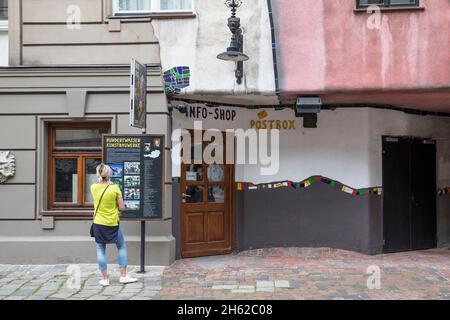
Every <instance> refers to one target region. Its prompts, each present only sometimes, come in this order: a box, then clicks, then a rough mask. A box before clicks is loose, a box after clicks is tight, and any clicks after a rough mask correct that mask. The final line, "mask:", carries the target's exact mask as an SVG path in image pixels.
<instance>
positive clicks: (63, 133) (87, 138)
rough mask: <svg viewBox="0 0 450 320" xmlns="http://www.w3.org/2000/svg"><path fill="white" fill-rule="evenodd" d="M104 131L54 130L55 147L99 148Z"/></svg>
mask: <svg viewBox="0 0 450 320" xmlns="http://www.w3.org/2000/svg"><path fill="white" fill-rule="evenodd" d="M107 132H108V130H106V129H73V130H71V129H56V141H55V146H56V147H60V148H62V147H99V148H100V147H101V146H102V134H103V133H107Z"/></svg>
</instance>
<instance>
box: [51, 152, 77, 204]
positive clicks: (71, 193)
mask: <svg viewBox="0 0 450 320" xmlns="http://www.w3.org/2000/svg"><path fill="white" fill-rule="evenodd" d="M77 196H78V168H77V159H61V158H59V159H55V202H64V203H76V202H78V197H77Z"/></svg>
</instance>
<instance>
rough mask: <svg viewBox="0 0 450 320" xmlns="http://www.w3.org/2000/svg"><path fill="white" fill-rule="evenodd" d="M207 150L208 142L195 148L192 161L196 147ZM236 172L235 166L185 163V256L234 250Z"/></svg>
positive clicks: (183, 253) (183, 242)
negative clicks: (233, 194) (234, 189)
mask: <svg viewBox="0 0 450 320" xmlns="http://www.w3.org/2000/svg"><path fill="white" fill-rule="evenodd" d="M192 134H193V133H192ZM192 141H194V140H193V139H192ZM206 147H207V144H206V143H202V144H201V145H196V146H195V145H193V147H192V148H191V150H192V152H191V158H192V160H194V158H195V157H194V156H195V152H194V151H195V149H196V148H201V150H202V151H204V150H205V148H206ZM224 149H225V148H224ZM202 154H203V152H202ZM224 159H225V157H224ZM233 171H234V167H233V165H225V164H207V163H205V162H204V161H203V159H201V158H200V159H197V161H196V162H195V163H193V162H191V163H190V164H184V163H183V164H182V167H181V238H182V241H181V255H182V257H184V258H186V257H199V256H208V255H218V254H227V253H230V252H231V251H232V246H233V242H234V241H233V240H234V228H233V227H232V226H233V215H232V214H233V210H232V193H233V185H234V181H233V180H234V179H233V175H234V172H233Z"/></svg>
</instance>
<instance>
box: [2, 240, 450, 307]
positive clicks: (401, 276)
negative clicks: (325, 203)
mask: <svg viewBox="0 0 450 320" xmlns="http://www.w3.org/2000/svg"><path fill="white" fill-rule="evenodd" d="M78 266H79V270H80V271H81V281H80V288H79V289H77V288H75V289H70V286H69V288H68V286H67V283H69V284H70V283H72V284H73V282H74V281H71V280H73V279H76V278H71V279H69V275H68V273H67V267H68V265H49V266H31V265H25V266H13V265H0V300H1V299H4V300H17V299H28V300H29V299H39V300H42V299H77V300H79V299H83V300H85V299H86V300H106V299H116V300H117V299H119V300H123V299H139V300H142V299H144V300H147V299H227V300H230V299H447V300H448V299H450V251H449V250H445V249H439V250H428V251H417V252H408V253H398V254H389V255H378V256H366V255H362V254H358V253H353V252H348V251H342V250H335V249H325V248H321V249H302V248H286V249H264V250H254V251H246V252H242V253H239V254H233V255H227V256H215V257H205V258H195V259H184V260H179V261H176V262H175V263H174V264H173V265H172V266H170V267H167V268H164V267H147V271H148V272H147V273H146V274H145V275H139V274H137V275H136V276H137V277H138V278H139V281H138V282H137V283H134V284H129V285H126V286H123V285H120V284H118V276H117V272H118V270H117V267H116V266H111V267H110V272H111V276H112V277H111V286H109V287H107V288H102V287H100V286H99V285H98V284H97V282H98V280H100V277H99V272H98V270H97V266H96V265H78ZM369 266H378V267H379V268H380V271H381V278H380V285H381V287H380V289H372V290H371V289H368V287H367V279H368V278H369V276H370V274H368V273H367V268H368V267H369ZM76 268H77V267H75V269H73V270H77V269H76ZM137 270H138V267H136V266H132V267H129V271H130V272H131V273H132V274H135V272H136V271H137ZM375 270H376V267H375ZM69 271H70V270H69ZM72 274H75V273H72ZM68 279H69V282H68ZM75 282H76V281H75Z"/></svg>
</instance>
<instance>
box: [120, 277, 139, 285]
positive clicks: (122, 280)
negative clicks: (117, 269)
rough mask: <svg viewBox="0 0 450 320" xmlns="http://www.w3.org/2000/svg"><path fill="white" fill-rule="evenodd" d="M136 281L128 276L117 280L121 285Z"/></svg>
mask: <svg viewBox="0 0 450 320" xmlns="http://www.w3.org/2000/svg"><path fill="white" fill-rule="evenodd" d="M137 281H138V279H136V278H132V277H130V276H125V277H120V279H119V282H120V283H121V284H127V283H133V282H137Z"/></svg>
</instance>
